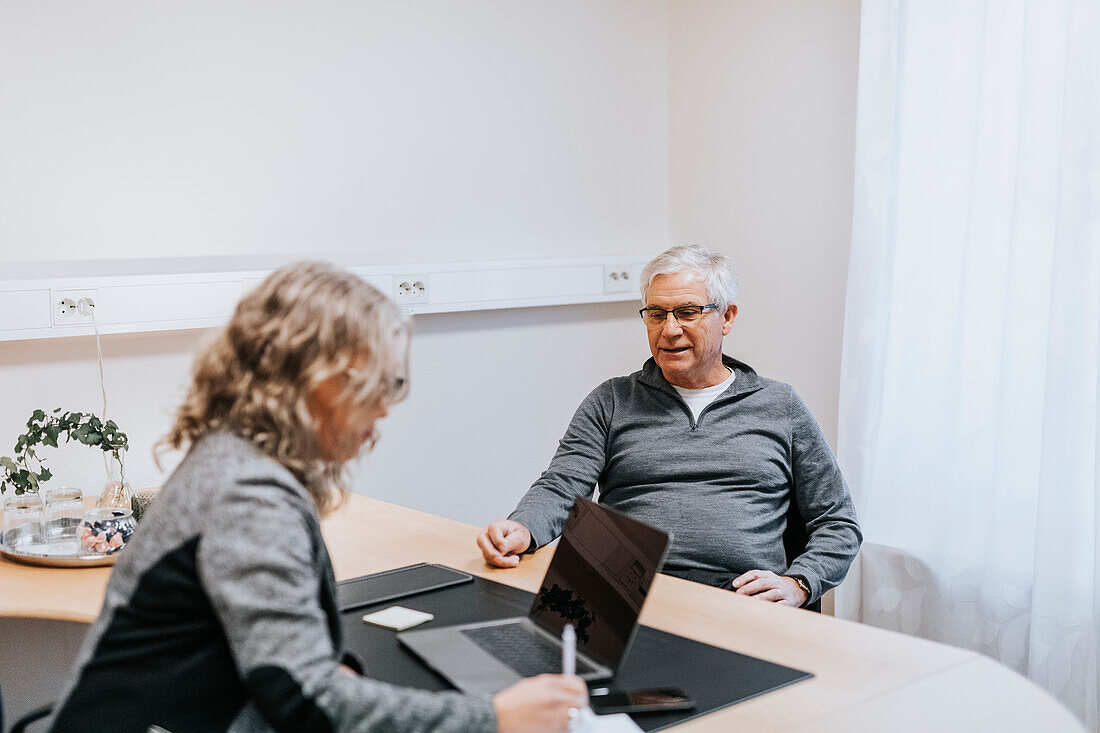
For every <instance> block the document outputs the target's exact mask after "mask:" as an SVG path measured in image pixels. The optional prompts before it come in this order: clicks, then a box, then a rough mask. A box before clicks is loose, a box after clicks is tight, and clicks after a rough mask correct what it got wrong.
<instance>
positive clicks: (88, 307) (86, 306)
mask: <svg viewBox="0 0 1100 733" xmlns="http://www.w3.org/2000/svg"><path fill="white" fill-rule="evenodd" d="M76 307H77V310H78V311H80V313H81V315H85V316H91V317H92V331H94V332H95V356H96V361H97V362H98V363H99V393H100V394H101V395H102V396H103V413H102V420H103V422H104V423H106V422H107V385H106V382H105V380H104V379H103V344H102V343H101V342H100V339H99V323H98V321H96V317H95V301H94V300H92V299H91V298H81V299H80V300H79V301H78V302H77V304H76ZM109 460H110V459H109V458H108V457H107V453H106V451H104V453H103V470H105V471H106V472H107V480H108V481H110V480H111V466H110V463H109ZM118 463H119V466H118V470H119V478H120V479H121V480H125V477H124V476H123V475H122V461H121V459H120V460H119V462H118Z"/></svg>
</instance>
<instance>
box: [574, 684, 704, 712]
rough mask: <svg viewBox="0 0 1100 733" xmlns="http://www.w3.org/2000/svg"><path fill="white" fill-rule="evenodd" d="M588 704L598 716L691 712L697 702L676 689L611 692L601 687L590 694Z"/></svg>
mask: <svg viewBox="0 0 1100 733" xmlns="http://www.w3.org/2000/svg"><path fill="white" fill-rule="evenodd" d="M588 704H589V706H590V707H591V708H592V712H594V713H596V715H607V714H609V713H651V712H656V711H659V710H691V709H692V708H694V707H695V701H694V700H692V699H691V698H690V697H688V696H687V693H685V692H684V691H683V690H677V689H676V688H675V687H650V688H646V689H643V690H609V689H607V688H606V687H601V688H598V689H595V690H592V691H591V692H590V693H589V694H588Z"/></svg>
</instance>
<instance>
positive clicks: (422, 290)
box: [393, 275, 431, 305]
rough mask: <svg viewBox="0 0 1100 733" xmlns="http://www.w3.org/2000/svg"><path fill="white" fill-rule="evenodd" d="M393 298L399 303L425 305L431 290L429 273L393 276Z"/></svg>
mask: <svg viewBox="0 0 1100 733" xmlns="http://www.w3.org/2000/svg"><path fill="white" fill-rule="evenodd" d="M393 282H394V286H393V299H394V302H396V303H397V304H398V305H418V304H419V305H423V304H424V303H427V302H428V297H429V295H430V293H431V291H430V290H429V288H428V285H429V280H428V276H427V275H396V276H395V277H394V278H393Z"/></svg>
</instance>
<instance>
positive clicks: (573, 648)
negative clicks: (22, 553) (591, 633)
mask: <svg viewBox="0 0 1100 733" xmlns="http://www.w3.org/2000/svg"><path fill="white" fill-rule="evenodd" d="M561 673H562V674H576V673H577V632H576V630H575V629H574V628H573V624H566V625H565V626H563V627H562V630H561Z"/></svg>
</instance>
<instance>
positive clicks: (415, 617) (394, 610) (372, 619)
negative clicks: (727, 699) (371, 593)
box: [363, 606, 435, 631]
mask: <svg viewBox="0 0 1100 733" xmlns="http://www.w3.org/2000/svg"><path fill="white" fill-rule="evenodd" d="M433 618H435V616H433V615H432V614H430V613H427V612H426V611H417V610H415V609H412V608H405V607H404V606H390V607H389V608H383V609H382V610H381V611H375V612H374V613H368V614H367V615H366V616H364V617H363V620H364V621H366V622H367V623H368V624H374V625H375V626H384V627H386V628H387V629H393V630H394V631H404V630H405V629H411V628H412V627H413V626H419V625H420V624H422V623H425V622H426V621H431V620H432V619H433Z"/></svg>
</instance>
